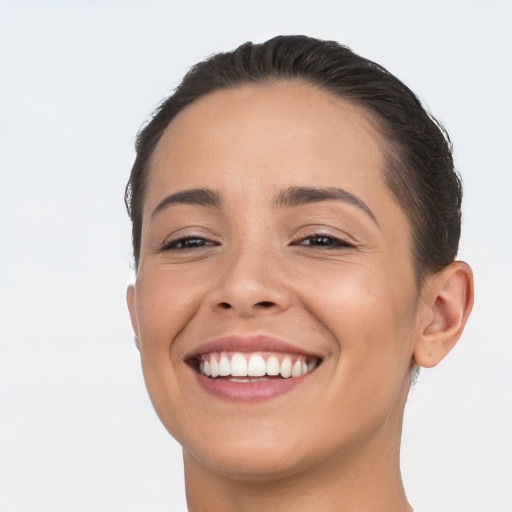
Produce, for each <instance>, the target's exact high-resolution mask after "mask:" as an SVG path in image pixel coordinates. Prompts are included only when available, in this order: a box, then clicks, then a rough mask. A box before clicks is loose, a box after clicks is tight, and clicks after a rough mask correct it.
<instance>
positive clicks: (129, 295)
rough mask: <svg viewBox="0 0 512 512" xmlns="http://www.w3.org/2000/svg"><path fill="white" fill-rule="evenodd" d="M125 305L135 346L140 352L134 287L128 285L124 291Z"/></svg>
mask: <svg viewBox="0 0 512 512" xmlns="http://www.w3.org/2000/svg"><path fill="white" fill-rule="evenodd" d="M126 303H127V304H128V311H129V312H130V320H131V321H132V328H133V334H134V336H135V345H136V347H137V348H138V349H139V350H140V341H139V329H138V325H137V315H136V314H135V285H133V284H130V285H129V286H128V288H127V290H126Z"/></svg>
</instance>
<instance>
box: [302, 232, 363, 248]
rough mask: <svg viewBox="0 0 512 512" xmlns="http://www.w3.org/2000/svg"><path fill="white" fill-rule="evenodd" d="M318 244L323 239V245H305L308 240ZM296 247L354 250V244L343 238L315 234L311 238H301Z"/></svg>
mask: <svg viewBox="0 0 512 512" xmlns="http://www.w3.org/2000/svg"><path fill="white" fill-rule="evenodd" d="M315 239H316V241H317V242H319V241H320V239H323V242H321V243H317V244H312V243H303V242H305V241H306V240H309V241H311V240H315ZM326 241H327V242H328V243H324V242H326ZM294 245H307V246H310V247H317V248H319V249H347V248H353V247H354V244H352V243H350V242H348V241H347V240H345V239H343V238H338V237H336V236H332V235H326V234H323V233H318V234H314V235H309V236H305V237H303V238H301V239H300V240H299V241H298V243H295V244H294Z"/></svg>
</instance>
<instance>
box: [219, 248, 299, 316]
mask: <svg viewBox="0 0 512 512" xmlns="http://www.w3.org/2000/svg"><path fill="white" fill-rule="evenodd" d="M219 270H220V274H219V275H218V278H217V279H216V280H215V286H214V287H213V289H212V291H211V293H210V306H211V308H212V309H213V310H214V311H215V312H216V313H223V314H233V315H237V316H240V317H252V316H257V315H264V314H275V313H278V312H281V311H284V310H286V309H287V308H288V307H289V305H290V294H289V290H288V289H287V287H286V285H285V282H284V281H285V279H284V274H283V272H281V271H280V270H279V265H278V262H277V261H276V258H272V256H271V255H270V254H269V253H268V252H265V253H263V252H262V251H254V250H250V251H244V252H242V251H238V252H237V254H233V255H232V257H230V258H226V260H225V261H224V262H223V266H222V268H221V269H219Z"/></svg>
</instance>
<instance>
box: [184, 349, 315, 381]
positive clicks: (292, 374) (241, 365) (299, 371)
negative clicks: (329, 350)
mask: <svg viewBox="0 0 512 512" xmlns="http://www.w3.org/2000/svg"><path fill="white" fill-rule="evenodd" d="M187 363H188V364H189V365H190V366H191V367H192V368H193V369H194V370H195V371H196V372H197V373H199V374H200V375H202V376H204V377H207V378H209V379H223V380H227V381H229V382H237V383H250V382H264V381H269V380H274V379H296V378H298V377H303V376H304V375H307V374H308V373H311V372H312V371H313V370H314V369H315V368H316V367H317V366H318V365H319V364H320V363H321V359H320V358H317V357H313V356H305V355H297V354H287V353H279V352H271V353H269V352H250V353H247V352H226V351H223V352H210V353H206V354H201V355H200V356H196V357H194V358H192V359H189V360H188V361H187Z"/></svg>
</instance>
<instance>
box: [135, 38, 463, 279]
mask: <svg viewBox="0 0 512 512" xmlns="http://www.w3.org/2000/svg"><path fill="white" fill-rule="evenodd" d="M279 80H282V81H301V82H303V83H306V84H310V85H312V86H315V87H318V88H320V89H321V90H324V91H326V92H329V93H331V94H332V95H334V96H336V97H338V98H341V99H344V100H346V101H349V102H351V103H352V104H354V105H356V106H358V107H361V108H362V109H364V110H366V111H367V112H368V113H369V114H370V116H371V118H372V120H373V121H374V122H375V124H376V127H377V129H378V131H379V132H380V134H381V135H382V137H383V140H384V141H385V143H384V146H385V147H384V154H385V162H386V164H385V169H384V170H383V173H384V181H385V183H386V185H387V186H388V188H389V189H390V190H391V192H392V194H393V196H394V197H395V199H396V201H397V202H398V204H399V205H400V206H401V208H402V209H403V210H404V212H405V213H406V215H407V216H408V218H409V221H410V224H411V232H412V259H413V264H414V267H415V271H416V276H417V279H418V282H419V283H421V282H422V280H423V278H424V277H425V276H426V275H429V274H432V273H435V272H437V271H439V270H441V269H442V268H444V267H445V266H447V265H448V264H450V263H451V262H452V261H453V260H454V258H455V256H456V254H457V250H458V244H459V238H460V225H461V201H462V186H461V181H460V178H459V176H458V174H457V172H456V171H455V169H454V165H453V158H452V145H451V142H450V139H449V136H448V134H447V132H446V131H445V129H444V128H443V126H442V125H441V123H439V122H438V121H437V120H436V119H435V118H434V117H433V116H432V115H431V114H430V113H428V111H427V110H426V109H425V108H424V107H423V106H422V104H421V102H420V100H419V99H418V98H417V97H416V96H415V94H414V93H413V92H412V91H411V90H410V89H409V88H408V87H407V86H406V85H404V84H403V83H402V82H401V81H400V80H399V79H398V78H396V77H395V76H394V75H392V74H391V73H389V72H388V71H387V70H386V69H385V68H383V67H382V66H380V65H379V64H376V63H375V62H372V61H371V60H368V59H365V58H364V57H361V56H359V55H357V54H355V53H354V52H353V51H352V50H350V49H349V48H347V47H346V46H343V45H341V44H339V43H337V42H335V41H322V40H318V39H314V38H311V37H306V36H278V37H274V38H273V39H270V40H268V41H266V42H264V43H261V44H254V43H251V42H247V43H245V44H242V45H241V46H239V47H238V48H237V49H236V50H234V51H232V52H226V53H218V54H215V55H213V56H211V57H209V58H207V59H206V60H204V61H202V62H200V63H198V64H196V65H195V66H193V67H192V68H191V69H190V70H189V71H188V73H187V74H186V75H185V77H184V78H183V81H182V82H181V84H179V86H178V87H177V88H176V89H175V90H174V92H173V93H172V94H171V95H170V96H169V97H168V98H166V99H165V100H164V101H163V102H162V103H161V104H160V105H159V106H158V107H157V109H156V110H155V111H154V113H153V115H152V117H151V118H150V120H149V122H148V123H147V124H146V125H145V126H143V127H142V128H141V130H140V131H139V133H138V135H137V139H136V152H137V155H136V159H135V162H134V165H133V168H132V171H131V175H130V179H129V181H128V184H127V186H126V190H125V204H126V207H127V210H128V213H129V215H130V217H131V220H132V240H133V253H134V260H135V268H136V269H137V268H138V264H139V258H140V245H141V230H142V211H143V204H144V196H145V189H146V186H147V182H148V176H149V174H150V170H151V161H152V155H153V153H154V151H155V148H156V146H157V144H158V141H159V140H160V138H161V137H162V134H163V133H164V131H165V129H166V128H167V126H168V125H169V123H171V122H172V120H173V119H174V117H175V116H176V115H177V114H178V113H179V112H181V111H182V110H183V109H185V108H186V107H187V106H188V105H190V104H191V103H193V102H194V101H196V100H197V99H199V98H202V97H204V96H206V95H207V94H209V93H211V92H214V91H218V90H223V89H232V88H236V87H239V86H242V85H247V84H266V83H272V82H275V81H279Z"/></svg>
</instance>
